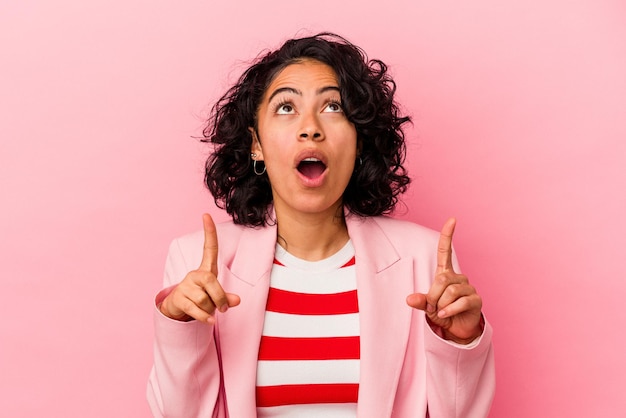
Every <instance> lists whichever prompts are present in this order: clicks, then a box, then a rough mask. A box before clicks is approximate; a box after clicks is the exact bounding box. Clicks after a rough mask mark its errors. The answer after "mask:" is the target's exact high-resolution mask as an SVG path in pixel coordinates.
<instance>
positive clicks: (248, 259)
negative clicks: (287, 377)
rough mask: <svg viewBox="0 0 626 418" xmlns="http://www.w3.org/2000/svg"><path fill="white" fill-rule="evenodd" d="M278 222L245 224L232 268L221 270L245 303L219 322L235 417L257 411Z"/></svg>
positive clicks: (227, 386)
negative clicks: (259, 363) (258, 375)
mask: <svg viewBox="0 0 626 418" xmlns="http://www.w3.org/2000/svg"><path fill="white" fill-rule="evenodd" d="M275 246H276V228H275V227H264V228H258V229H252V228H246V229H245V230H243V232H242V235H241V237H240V241H239V243H238V247H237V250H236V254H235V257H234V259H233V261H232V263H231V266H230V269H228V268H226V267H222V270H223V271H220V274H221V275H222V282H223V284H224V288H225V289H226V290H227V291H228V292H231V293H235V294H237V295H239V296H240V297H241V304H240V305H239V306H237V307H234V308H231V309H229V310H228V312H226V313H225V314H220V315H219V318H218V322H217V326H216V332H217V338H218V339H219V341H220V346H221V347H224V348H225V349H223V350H221V358H222V368H223V378H224V386H225V389H226V394H227V395H226V403H227V406H228V411H229V415H230V416H231V417H252V416H256V402H255V399H256V395H255V393H256V370H257V360H258V353H259V342H260V339H261V334H262V332H263V321H264V318H265V308H266V303H267V294H268V291H269V281H270V272H271V269H272V264H273V261H274V250H275Z"/></svg>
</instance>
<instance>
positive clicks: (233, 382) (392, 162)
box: [148, 33, 495, 418]
mask: <svg viewBox="0 0 626 418" xmlns="http://www.w3.org/2000/svg"><path fill="white" fill-rule="evenodd" d="M394 92H395V84H394V82H393V80H391V78H390V77H389V75H388V74H387V72H386V67H385V65H384V64H383V63H382V62H380V61H377V60H370V61H368V59H367V58H366V56H365V54H364V53H363V52H362V51H361V50H360V49H359V48H358V47H356V46H354V45H352V44H350V43H349V42H347V41H346V40H344V39H343V38H340V37H338V36H336V35H333V34H328V33H323V34H319V35H316V36H312V37H307V38H301V39H293V40H290V41H288V42H286V43H285V44H284V45H283V46H282V47H281V48H279V49H278V50H276V51H273V52H270V53H267V54H266V55H265V56H263V57H262V58H260V59H258V60H257V61H256V62H255V63H254V64H253V65H252V66H251V67H250V68H249V69H248V70H246V72H245V73H244V74H243V75H242V76H241V78H240V79H239V82H238V83H237V84H236V85H235V86H234V87H233V88H231V89H230V90H229V91H228V92H227V93H226V94H225V95H224V96H223V97H222V98H221V99H220V100H219V101H218V103H217V104H216V105H215V107H214V108H213V112H212V116H211V119H210V122H209V124H208V127H207V129H206V130H205V137H206V141H207V142H211V143H212V144H214V145H215V150H214V152H213V154H212V156H211V157H210V158H209V159H208V161H207V165H206V177H205V180H206V184H207V186H208V188H209V189H210V191H211V192H212V194H213V196H214V198H215V200H216V203H217V204H218V205H220V206H221V207H223V208H225V209H226V211H227V212H228V213H229V214H230V215H231V216H232V219H233V221H232V222H228V223H224V224H220V225H217V226H216V225H215V224H214V223H213V221H212V220H211V217H210V216H209V215H206V214H205V215H204V217H203V222H204V232H199V233H196V234H192V235H188V236H186V237H183V238H180V239H178V240H175V241H174V242H173V243H172V245H171V247H170V252H169V255H168V259H167V263H166V270H165V280H164V284H165V289H164V290H163V291H161V292H160V293H159V294H158V295H157V298H156V309H155V359H154V367H153V370H152V373H151V376H150V381H149V386H148V398H149V403H150V406H151V408H152V412H153V414H154V415H155V416H167V417H187V418H188V417H226V416H230V417H250V416H255V415H258V416H273V417H274V416H276V417H277V416H295V417H307V416H311V417H314V416H323V417H355V416H358V417H376V418H380V417H426V416H430V417H464V418H466V417H482V416H486V415H487V413H488V411H489V407H490V404H491V401H492V398H493V392H494V387H495V381H494V364H493V352H492V347H491V332H492V331H491V328H490V326H489V324H488V323H486V322H485V321H484V319H483V317H482V314H481V307H482V301H481V298H480V296H479V295H478V294H477V293H476V291H475V289H474V288H473V287H472V286H471V285H470V284H469V282H468V279H467V278H466V277H465V276H463V275H461V274H458V273H457V271H458V267H457V266H456V260H455V259H454V256H453V253H452V235H453V232H454V225H455V221H454V219H451V220H449V221H448V222H447V223H446V224H445V225H444V227H443V229H442V231H441V233H440V234H438V233H437V232H435V231H431V230H428V229H426V228H424V227H421V226H418V225H415V224H412V223H409V222H405V221H400V220H394V219H391V218H388V217H386V216H384V215H385V214H388V213H390V212H391V211H392V210H393V208H394V206H395V204H396V203H397V199H398V195H399V194H400V193H402V192H403V191H404V190H405V189H406V187H407V185H408V183H409V178H408V176H407V175H406V172H405V170H404V168H403V166H402V163H403V160H404V151H405V145H404V135H403V132H402V125H403V124H404V123H406V122H407V121H408V120H409V119H408V118H407V117H403V116H401V115H400V114H399V111H398V108H397V106H396V104H395V102H394V97H393V96H394ZM218 243H219V247H218Z"/></svg>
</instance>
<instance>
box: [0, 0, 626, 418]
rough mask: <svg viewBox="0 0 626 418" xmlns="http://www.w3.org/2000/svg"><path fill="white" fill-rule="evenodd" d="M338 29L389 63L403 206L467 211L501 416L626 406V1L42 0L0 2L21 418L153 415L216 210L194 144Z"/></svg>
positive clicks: (463, 220) (7, 232)
mask: <svg viewBox="0 0 626 418" xmlns="http://www.w3.org/2000/svg"><path fill="white" fill-rule="evenodd" d="M301 29H304V30H305V32H299V31H300V30H301ZM319 30H332V31H336V32H339V33H341V34H343V35H344V36H346V37H348V38H349V39H351V40H352V41H354V42H355V43H357V44H358V45H361V46H362V47H364V48H365V50H366V51H368V53H369V55H370V56H371V57H376V58H381V59H383V60H384V61H386V62H387V63H388V64H389V65H390V66H391V67H392V71H393V74H394V75H395V78H396V80H397V82H398V95H399V99H400V101H401V103H402V104H403V106H404V108H405V109H406V111H407V112H408V113H410V114H411V115H413V117H414V122H415V123H414V127H413V128H412V129H410V130H409V132H408V137H409V138H410V145H409V152H410V158H409V161H408V166H409V169H410V172H411V174H412V175H413V177H414V183H413V185H412V188H411V190H410V192H409V194H408V195H407V196H406V206H407V209H406V210H404V211H403V212H402V213H399V214H398V216H402V217H406V218H409V219H412V220H414V221H416V222H419V223H423V224H426V225H428V226H431V227H433V228H439V227H440V225H441V224H442V223H443V221H444V220H445V219H446V217H448V216H450V215H454V216H456V217H457V218H458V229H457V235H456V240H455V245H456V247H457V251H458V253H459V256H460V259H461V263H462V265H463V266H464V271H465V273H467V274H468V275H469V276H470V278H471V279H472V281H473V282H474V284H475V285H476V286H477V287H478V289H479V291H480V292H481V294H482V295H483V297H484V301H485V308H484V310H485V312H486V314H487V316H488V318H489V320H490V321H491V322H492V323H493V325H494V328H495V341H494V344H495V347H496V355H497V367H498V372H497V373H498V390H497V394H496V398H495V403H494V406H493V410H492V414H491V416H493V417H531V416H540V417H591V416H606V417H616V416H623V415H624V413H625V412H626V396H624V394H623V390H624V379H625V378H626V354H625V353H626V347H625V346H626V344H625V343H626V337H625V336H624V329H625V325H624V323H625V320H626V314H625V313H624V308H623V301H624V294H626V269H625V267H624V262H623V259H624V249H625V248H626V222H625V220H624V213H626V193H625V192H624V191H625V190H626V164H625V159H626V158H625V157H626V122H625V121H626V6H625V5H624V2H623V1H622V0H615V1H610V0H600V1H598V0H588V1H565V0H550V1H539V0H526V1H508V2H507V1H504V2H503V1H495V0H477V1H449V0H444V1H421V0H406V1H399V0H387V1H383V2H364V1H358V2H357V1H352V0H349V1H346V0H343V1H338V0H335V1H327V0H319V1H315V2H300V1H295V2H258V1H252V0H249V1H248V0H246V1H220V2H213V1H202V2H201V1H193V0H187V1H162V0H150V1H147V0H145V1H141V0H131V1H123V2H105V1H72V0H57V1H43V0H39V1H37V0H26V1H21V2H18V1H13V2H8V1H6V2H2V5H0V60H1V63H0V72H1V77H0V125H1V131H0V132H1V133H0V135H1V140H0V187H1V190H0V196H1V197H0V199H1V204H0V257H1V259H0V278H1V280H2V282H1V283H2V296H0V376H1V378H0V411H2V412H1V414H2V415H3V416H7V417H37V416H51V417H147V416H149V413H148V409H147V406H146V401H145V395H144V393H145V382H146V378H147V375H148V371H149V368H150V365H151V357H152V354H151V339H152V325H151V313H152V311H151V308H152V306H151V304H152V299H153V296H154V294H155V293H156V291H157V290H158V289H159V286H160V280H161V277H162V268H163V263H164V259H165V254H166V250H167V246H168V244H169V241H170V240H171V239H172V238H173V237H175V236H177V235H180V234H182V233H185V232H188V231H190V230H193V229H197V228H199V227H200V225H201V218H200V216H201V213H202V212H203V211H207V210H208V211H210V212H212V213H214V214H217V213H218V211H217V210H216V209H215V208H214V207H213V203H212V199H211V198H210V196H209V195H208V192H206V191H205V190H204V189H203V186H202V163H203V158H204V155H205V152H206V151H205V149H204V148H203V147H202V146H200V145H199V144H198V142H197V141H196V140H194V139H193V138H192V137H193V136H197V135H199V133H200V130H201V126H202V120H203V118H204V116H205V115H206V113H207V110H208V106H209V104H210V103H211V102H212V101H213V100H214V99H215V98H216V97H217V96H218V94H220V93H221V92H223V91H224V90H225V88H226V87H227V86H229V85H230V83H231V82H232V81H233V80H234V78H235V77H236V76H238V75H239V73H240V72H241V70H242V69H243V68H244V64H243V61H245V60H248V59H251V58H252V57H253V56H255V55H256V53H257V52H258V51H259V50H260V49H262V48H265V47H275V46H277V45H278V44H279V43H280V42H281V41H283V40H284V39H286V38H287V37H291V36H293V35H296V34H298V33H311V32H317V31H319ZM218 217H219V218H222V219H223V218H224V217H223V215H218Z"/></svg>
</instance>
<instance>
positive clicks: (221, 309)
mask: <svg viewBox="0 0 626 418" xmlns="http://www.w3.org/2000/svg"><path fill="white" fill-rule="evenodd" d="M227 310H228V305H222V306H220V312H221V313H224V312H226V311H227Z"/></svg>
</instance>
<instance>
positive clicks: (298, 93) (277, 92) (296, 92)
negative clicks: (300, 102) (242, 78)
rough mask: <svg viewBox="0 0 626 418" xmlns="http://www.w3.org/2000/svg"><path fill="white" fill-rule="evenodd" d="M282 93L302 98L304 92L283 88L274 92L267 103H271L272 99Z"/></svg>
mask: <svg viewBox="0 0 626 418" xmlns="http://www.w3.org/2000/svg"><path fill="white" fill-rule="evenodd" d="M280 93H293V94H297V95H299V96H302V92H301V91H300V90H298V89H294V88H293V87H281V88H279V89H276V90H274V91H273V92H272V94H270V97H269V98H268V99H267V101H268V102H271V101H272V99H273V98H274V97H276V95H277V94H280Z"/></svg>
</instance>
